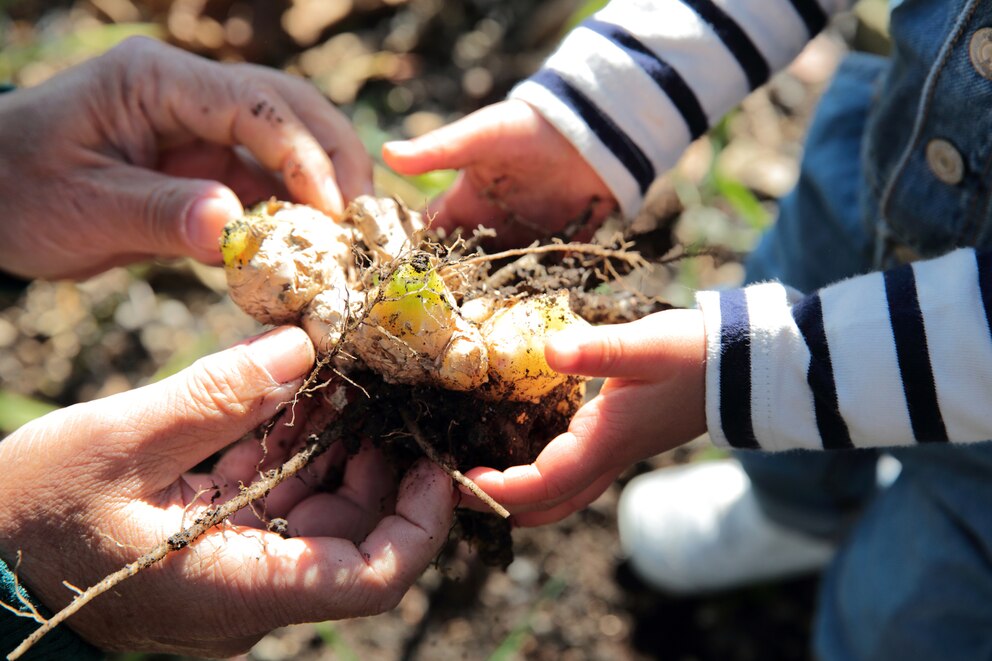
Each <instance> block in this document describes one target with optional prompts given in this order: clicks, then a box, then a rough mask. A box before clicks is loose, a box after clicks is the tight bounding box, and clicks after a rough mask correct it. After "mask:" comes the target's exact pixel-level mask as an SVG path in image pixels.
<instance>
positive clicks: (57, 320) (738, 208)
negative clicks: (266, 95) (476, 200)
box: [0, 0, 884, 661]
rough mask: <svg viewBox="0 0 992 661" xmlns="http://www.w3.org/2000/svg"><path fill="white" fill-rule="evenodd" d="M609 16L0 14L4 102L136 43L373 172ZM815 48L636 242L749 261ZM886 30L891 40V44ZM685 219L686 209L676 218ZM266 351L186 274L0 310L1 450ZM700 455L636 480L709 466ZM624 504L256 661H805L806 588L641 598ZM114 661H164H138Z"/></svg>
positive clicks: (387, 11)
mask: <svg viewBox="0 0 992 661" xmlns="http://www.w3.org/2000/svg"><path fill="white" fill-rule="evenodd" d="M599 4H601V3H600V2H595V1H586V2H583V1H581V0H547V1H545V2H540V3H535V2H531V1H530V0H325V1H319V0H295V1H293V2H286V1H277V2H264V1H262V0H179V1H177V2H165V1H162V0H63V1H60V2H38V1H34V0H21V1H13V2H11V1H7V2H4V1H2V0H0V12H2V13H0V82H2V81H5V80H11V81H13V82H16V83H17V84H19V85H22V86H30V85H34V84H37V83H39V82H41V81H43V80H44V79H46V78H47V77H49V76H51V75H52V74H53V73H54V72H56V71H58V70H59V69H61V68H64V67H66V66H69V65H71V64H72V63H74V62H77V61H79V60H81V59H85V58H87V57H91V56H92V55H94V54H96V53H98V52H100V51H102V50H104V49H106V48H108V47H110V46H111V45H113V44H114V43H116V42H117V41H119V40H120V39H122V38H123V37H125V36H127V35H130V34H145V35H149V36H154V37H156V38H161V39H165V40H168V41H170V42H172V43H174V44H177V45H179V46H182V47H184V48H187V49H189V50H191V51H193V52H197V53H201V54H203V55H206V56H208V57H213V58H217V59H221V60H247V61H252V62H258V63H261V64H266V65H269V66H274V67H278V68H281V69H285V70H287V71H289V72H292V73H295V74H298V75H302V76H306V77H308V78H309V79H311V80H312V81H313V82H314V84H316V85H317V86H318V87H319V88H320V89H321V90H322V91H323V92H324V93H325V94H326V95H327V96H328V97H329V98H330V99H331V100H333V101H334V102H335V103H337V104H338V105H340V106H341V107H343V108H344V110H345V111H346V112H347V113H348V114H349V115H350V116H351V117H352V118H353V120H354V122H355V124H356V126H357V128H358V130H359V132H360V134H361V135H362V138H363V140H364V141H365V142H366V145H367V147H368V148H369V149H370V150H371V151H372V153H374V154H375V153H378V148H379V146H380V145H381V143H382V142H383V141H384V140H385V139H387V138H392V137H400V136H411V135H417V134H420V133H423V132H424V131H427V130H429V129H431V128H433V127H436V126H439V125H441V124H443V123H445V122H448V121H450V120H452V119H454V118H456V117H458V116H460V115H462V114H464V113H466V112H469V111H471V110H473V109H474V108H477V107H479V106H480V105H484V104H486V103H488V102H491V101H493V100H496V99H499V98H502V97H503V96H504V95H505V93H506V91H507V90H508V89H509V88H510V87H511V86H512V85H513V83H514V82H515V81H517V80H519V79H520V78H521V77H523V76H525V75H527V74H528V73H529V72H530V71H532V70H533V69H534V68H535V67H536V66H537V65H538V64H539V63H540V61H541V60H542V58H543V57H544V56H545V55H546V54H547V52H548V51H549V49H551V48H552V47H553V46H554V44H555V43H556V42H557V40H558V39H559V38H560V36H561V35H562V34H563V32H564V31H566V30H567V29H568V27H569V26H570V25H573V24H574V23H575V22H577V21H578V20H579V19H580V18H581V17H582V16H583V15H585V14H586V13H588V12H590V11H592V10H593V9H595V8H596V6H598V5H599ZM849 27H850V26H849V25H848V21H845V20H843V19H842V20H841V21H839V22H838V26H837V27H836V28H835V29H833V30H832V31H831V32H830V33H828V34H827V35H825V36H821V37H820V38H818V39H817V40H816V41H814V42H813V43H812V44H811V46H810V47H809V48H808V49H807V51H806V52H805V53H804V54H803V55H802V56H801V58H800V59H799V60H798V61H797V62H796V63H795V64H794V65H793V66H792V67H791V69H790V70H789V71H788V72H785V73H783V74H780V75H779V76H778V77H776V78H775V79H774V80H773V81H772V82H771V83H770V84H769V85H767V86H766V87H765V88H763V89H762V90H760V91H758V92H757V93H756V94H754V95H753V96H752V97H751V98H749V99H748V100H747V101H746V102H745V103H744V104H743V106H742V107H741V109H740V110H738V111H736V112H735V113H733V114H732V115H731V116H730V117H729V118H728V119H727V120H726V121H725V122H723V123H722V124H721V125H720V126H718V127H716V128H715V129H714V130H713V131H712V132H711V134H710V135H709V136H707V137H706V138H703V139H702V140H700V141H699V142H697V143H696V144H694V145H693V146H692V148H691V149H690V150H689V152H688V153H687V154H686V156H685V158H684V159H683V162H682V164H681V165H680V167H679V168H678V170H677V171H676V172H675V173H673V174H671V175H670V176H668V177H667V178H666V180H665V181H664V182H662V183H661V184H660V185H659V186H657V187H656V195H655V196H654V197H653V198H652V200H651V201H650V202H649V203H648V205H647V206H646V212H645V213H644V214H643V215H642V217H641V218H639V219H638V221H637V224H638V226H639V227H641V228H643V229H644V230H651V229H654V228H655V227H656V226H657V225H658V223H659V222H661V221H663V220H664V219H665V218H668V217H669V216H671V213H670V210H671V209H672V208H673V204H674V206H675V207H681V208H682V209H683V211H682V212H681V215H680V217H679V224H678V225H677V227H676V235H677V237H678V240H679V241H680V242H681V243H683V244H684V245H687V246H700V245H706V246H722V247H725V248H728V249H730V250H731V251H734V252H745V251H747V250H748V249H750V247H751V246H752V245H753V243H754V241H755V239H756V237H757V235H758V234H759V233H760V231H761V230H762V229H764V228H765V227H767V225H768V224H769V223H771V222H772V219H773V218H774V213H775V204H774V201H773V200H774V198H775V197H777V196H780V195H782V194H783V193H785V192H786V191H787V190H788V189H789V188H790V187H791V186H792V184H793V182H794V181H795V178H796V172H797V162H798V159H799V157H800V155H801V139H802V135H803V132H804V130H805V126H806V121H807V119H808V117H809V115H810V112H811V109H812V108H813V106H814V105H815V102H816V98H817V95H818V93H819V91H820V90H821V89H822V87H823V85H824V84H825V82H826V81H827V80H828V78H829V76H830V74H831V72H832V70H833V68H834V66H835V65H836V63H837V60H838V59H839V57H840V56H841V55H842V53H843V51H844V49H845V45H844V43H845V39H844V38H843V37H844V36H848V35H847V33H852V34H853V30H851V29H848V28H849ZM883 30H884V28H883ZM450 181H451V175H450V173H440V174H438V175H432V176H430V177H422V178H418V179H413V180H407V179H401V178H399V177H397V176H395V175H393V174H390V173H389V172H388V171H386V170H385V169H384V168H381V167H380V168H379V170H378V171H377V185H378V186H379V188H380V192H388V193H392V194H397V195H400V196H402V197H404V198H405V199H406V200H407V201H408V202H409V203H411V204H412V205H414V206H420V205H422V204H423V203H424V201H425V200H426V199H427V198H428V197H429V196H431V195H432V194H435V193H436V192H437V191H438V190H441V189H442V188H443V187H444V186H445V185H446V184H447V183H449V182H450ZM673 201H674V202H673ZM740 276H741V268H740V266H739V264H738V263H737V262H736V261H733V260H732V261H730V262H729V263H725V264H723V265H721V266H719V267H717V266H715V265H714V264H713V263H712V261H710V260H708V259H697V260H692V261H688V262H685V263H683V264H682V265H680V266H679V267H678V270H677V273H675V274H674V277H662V278H656V279H653V280H651V281H644V282H639V283H637V284H638V285H639V286H641V287H642V288H643V289H645V290H646V291H647V292H648V293H651V294H661V295H663V296H665V297H666V298H667V299H668V300H670V301H672V302H673V303H676V304H688V303H690V302H691V292H692V290H693V289H695V288H699V287H710V286H716V285H720V284H727V283H733V282H735V281H736V280H738V279H739V278H740ZM256 330H257V328H256V326H255V324H254V322H252V321H251V320H249V319H248V318H247V317H246V316H245V315H243V314H242V313H241V312H240V311H239V310H237V309H236V308H235V307H234V306H233V304H231V303H230V302H229V301H228V300H227V298H226V297H225V296H224V294H223V278H222V277H220V278H219V277H218V274H217V273H216V272H214V271H212V270H211V269H206V268H203V267H200V266H194V265H191V264H187V263H154V264H148V265H143V266H138V267H134V268H131V269H127V270H123V269H119V270H115V271H112V272H110V273H107V274H105V275H102V276H99V277H97V278H94V279H93V280H91V281H89V282H86V283H82V284H80V285H76V284H70V283H43V282H36V283H33V284H31V285H30V286H29V287H28V288H27V289H26V290H24V291H21V290H20V289H18V288H16V287H12V288H8V289H7V290H5V291H2V292H0V384H2V390H0V430H2V431H3V432H5V433H7V432H9V431H11V430H12V429H14V428H16V427H17V426H18V425H19V424H21V423H23V421H24V420H26V419H30V418H31V417H33V416H36V415H39V414H41V413H44V412H45V411H47V410H50V409H51V408H53V407H57V406H65V405H69V404H71V403H73V402H76V401H84V400H88V399H92V398H95V397H101V396H104V395H108V394H111V393H114V392H119V391H122V390H126V389H128V388H132V387H135V386H138V385H141V384H143V383H147V382H149V381H151V380H154V379H157V378H161V377H162V376H165V375H167V374H169V373H172V372H174V371H177V370H179V369H181V368H183V367H185V366H186V365H188V364H189V363H191V362H192V361H193V360H194V359H195V358H196V357H198V356H200V355H203V354H205V353H208V352H211V351H214V350H216V349H218V348H221V347H224V346H228V345H230V344H232V343H233V342H235V341H237V340H240V339H242V338H244V337H246V336H247V335H249V334H251V333H253V332H255V331H256ZM713 455H714V452H713V451H712V450H711V449H708V448H707V445H706V443H705V442H704V441H701V442H698V443H696V444H695V445H693V446H691V447H689V448H683V449H680V450H678V451H676V452H673V453H670V454H669V455H665V456H662V457H659V458H656V459H653V460H652V461H650V462H646V463H645V464H643V465H640V466H637V467H635V468H634V469H632V471H631V472H630V473H631V474H630V475H628V476H625V479H629V477H630V476H631V475H633V474H634V473H636V472H641V471H644V470H649V469H651V468H654V467H656V466H661V465H666V464H671V463H681V462H685V461H689V460H705V459H706V458H707V457H710V456H713ZM619 490H620V487H619V485H617V486H614V487H613V488H611V489H610V491H608V492H607V493H606V494H605V495H604V496H603V497H602V498H601V499H600V500H599V501H597V502H596V503H595V504H594V505H593V506H592V507H591V508H589V509H588V510H587V511H585V512H582V513H580V514H577V515H575V516H573V517H571V518H569V519H567V520H566V521H564V522H561V523H559V524H557V525H553V526H548V527H545V528H541V529H532V530H517V531H515V533H514V539H515V547H516V551H517V560H516V561H515V562H514V563H513V564H512V565H511V566H510V567H509V569H508V570H507V571H506V572H505V573H504V572H490V571H488V570H485V569H483V568H481V567H480V566H479V565H478V564H477V563H475V562H474V561H473V557H472V555H471V552H470V551H469V550H467V549H464V548H457V549H453V550H451V551H450V552H449V553H448V554H446V555H445V556H443V557H442V558H440V559H439V561H438V566H437V567H436V568H434V569H431V570H430V571H428V573H427V574H426V575H425V576H424V577H423V578H422V580H421V581H420V582H419V583H418V584H417V585H416V586H415V587H414V588H413V590H411V592H410V593H409V594H408V595H407V597H406V598H405V599H404V600H403V602H402V603H401V605H400V606H399V607H398V608H397V609H395V610H394V611H393V612H391V613H387V614H384V615H381V616H378V617H374V618H367V619H361V620H353V621H345V622H335V623H323V624H318V625H302V626H298V627H292V628H289V629H285V630H281V631H278V632H275V633H274V634H272V635H271V636H269V637H267V638H266V639H264V640H263V641H262V642H260V643H259V644H258V645H257V646H256V647H255V649H254V650H253V651H252V652H251V654H249V655H248V658H250V659H256V660H258V661H277V660H282V659H334V658H336V659H377V660H378V659H390V660H391V659H423V660H426V659H485V658H489V659H513V658H528V659H611V660H612V659H649V658H663V659H686V660H688V659H728V660H742V661H743V660H747V659H801V658H806V656H807V640H808V635H809V618H810V613H811V609H812V603H813V598H814V593H815V583H816V579H815V578H805V579H797V580H794V581H791V582H787V583H781V584H776V585H766V586H758V587H755V588H752V589H747V590H743V591H739V592H734V593H731V594H724V595H716V596H712V597H709V598H705V599H698V600H695V599H690V600H685V599H682V600H678V599H670V598H666V597H663V596H660V595H654V594H651V593H650V592H648V591H645V590H644V589H643V588H642V587H641V586H639V585H638V584H637V583H636V581H635V580H634V579H633V578H632V577H631V576H630V575H629V574H627V573H626V572H625V571H624V570H623V569H622V567H621V568H620V569H619V570H618V566H619V558H618V548H617V541H616V533H615V504H616V499H617V496H618V494H619ZM120 658H121V659H125V658H126V659H159V658H172V657H158V656H153V655H128V656H122V657H120Z"/></svg>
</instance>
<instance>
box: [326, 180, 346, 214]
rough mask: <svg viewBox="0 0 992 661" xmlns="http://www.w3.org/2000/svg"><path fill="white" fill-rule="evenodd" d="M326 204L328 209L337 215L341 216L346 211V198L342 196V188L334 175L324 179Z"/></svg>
mask: <svg viewBox="0 0 992 661" xmlns="http://www.w3.org/2000/svg"><path fill="white" fill-rule="evenodd" d="M323 189H324V190H323V194H324V205H325V206H326V208H327V211H329V212H330V213H332V214H333V215H334V216H335V217H340V216H341V214H343V213H344V198H342V197H341V189H340V188H339V187H338V182H336V181H335V180H334V179H333V178H332V177H328V178H327V179H325V180H324V185H323Z"/></svg>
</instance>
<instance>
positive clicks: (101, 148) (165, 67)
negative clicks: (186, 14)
mask: <svg viewBox="0 0 992 661" xmlns="http://www.w3.org/2000/svg"><path fill="white" fill-rule="evenodd" d="M271 173H279V174H280V175H281V177H274V176H273V175H272V174H271ZM370 182H371V161H370V160H369V158H368V155H367V154H366V153H365V150H364V148H363V147H362V145H361V143H360V142H359V140H358V138H357V137H356V136H355V134H354V132H353V131H352V130H351V127H350V125H349V124H348V121H347V119H346V118H345V117H344V116H343V115H342V114H341V113H339V112H338V111H337V110H336V109H334V108H333V107H332V106H331V105H330V104H329V103H328V102H327V100H326V99H324V98H323V97H322V96H321V95H320V94H319V93H318V92H317V91H316V89H314V88H313V87H312V86H311V85H309V84H307V83H306V82H304V81H303V80H299V79H296V78H293V77H291V76H288V75H285V74H282V73H279V72H277V71H274V70H270V69H265V68H262V67H257V66H252V65H247V64H219V63H215V62H210V61H207V60H205V59H202V58H199V57H196V56H194V55H191V54H189V53H184V52H182V51H180V50H177V49H175V48H172V47H169V46H166V45H164V44H161V43H158V42H156V41H153V40H150V39H141V38H136V39H129V40H127V41H125V42H124V43H123V44H121V45H120V46H118V47H116V48H114V49H112V50H110V51H109V52H107V53H106V54H105V55H103V56H101V57H98V58H95V59H92V60H89V61H87V62H84V63H82V64H80V65H79V66H76V67H74V68H72V69H70V70H68V71H66V72H63V73H61V74H60V75H57V76H55V77H54V78H52V79H51V80H49V81H47V82H46V83H44V84H42V85H39V86H38V87H35V88H28V89H23V90H18V91H16V92H13V93H8V94H3V95H0V199H2V200H3V201H4V219H3V223H0V267H2V268H3V269H5V270H7V271H10V272H12V273H15V274H18V275H21V276H25V277H45V278H61V277H84V276H87V275H91V274H93V273H96V272H99V271H101V270H104V269H106V268H108V267H110V266H113V265H117V264H122V263H127V262H131V261H135V260H138V259H141V258H144V257H148V256H151V255H162V256H173V255H188V256H192V257H195V258H197V259H200V260H203V261H206V262H217V261H219V259H220V253H219V250H218V245H217V244H218V238H219V236H220V231H221V228H222V227H223V226H224V224H225V223H226V222H227V221H229V220H231V219H233V218H236V217H237V216H238V215H240V214H241V213H242V207H241V201H240V200H244V201H245V202H255V201H258V200H261V199H265V198H267V197H269V196H271V195H280V196H281V197H285V195H286V194H288V195H290V196H291V197H292V198H294V199H296V200H298V201H300V202H304V203H307V204H312V205H314V206H316V207H318V208H320V209H322V210H323V211H325V212H328V213H330V214H332V215H335V214H340V213H341V211H342V206H343V201H344V200H345V199H349V198H351V197H354V196H356V195H359V194H361V193H362V192H367V191H368V190H370V188H371V183H370Z"/></svg>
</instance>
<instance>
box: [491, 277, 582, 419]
mask: <svg viewBox="0 0 992 661" xmlns="http://www.w3.org/2000/svg"><path fill="white" fill-rule="evenodd" d="M574 325H582V326H588V325H589V324H588V323H587V322H586V321H585V320H584V319H582V318H580V317H578V316H576V315H575V313H574V312H572V309H571V308H570V307H569V305H568V292H565V291H560V292H558V293H557V294H549V295H546V296H537V297H534V298H528V299H524V300H522V301H519V302H517V303H515V304H514V305H512V306H510V307H508V308H504V309H502V310H499V311H497V312H496V313H495V314H493V316H492V317H490V318H489V320H488V321H486V323H485V324H484V325H483V327H482V336H483V339H484V341H485V343H486V346H487V348H488V350H489V379H490V393H489V395H490V396H491V397H492V398H494V399H510V400H513V401H517V402H538V401H540V399H541V397H543V396H544V395H546V394H548V393H549V392H551V391H552V390H554V389H555V388H556V387H558V386H559V385H561V384H563V383H565V381H567V380H568V377H567V376H566V375H564V374H560V373H558V372H555V371H554V370H552V369H551V367H550V366H549V365H548V361H547V360H545V359H544V344H545V342H546V341H547V338H548V337H550V336H551V335H553V334H555V333H557V332H558V331H561V330H565V329H566V328H568V327H570V326H574Z"/></svg>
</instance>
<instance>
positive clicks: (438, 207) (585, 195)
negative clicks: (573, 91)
mask: <svg viewBox="0 0 992 661" xmlns="http://www.w3.org/2000/svg"><path fill="white" fill-rule="evenodd" d="M383 157H384V158H385V160H386V163H387V164H388V165H389V166H390V167H391V168H393V169H394V170H396V171H397V172H400V173H402V174H420V173H423V172H428V171H430V170H438V169H445V168H451V169H461V171H462V172H461V175H460V176H459V177H458V180H457V181H456V182H455V183H454V185H453V186H452V187H451V189H450V190H448V191H447V192H446V193H445V194H444V195H442V196H441V197H440V198H439V199H438V200H435V201H434V202H432V203H431V208H430V213H431V215H432V216H433V217H434V223H435V225H436V226H439V227H444V228H445V229H452V228H454V227H468V228H474V227H476V226H477V225H480V224H482V225H486V226H488V227H492V228H494V229H495V230H496V231H497V232H498V233H499V235H498V238H497V240H498V242H499V243H500V244H503V245H516V244H522V243H528V242H530V241H532V240H533V239H535V238H538V237H543V236H547V235H548V234H553V233H555V232H558V231H560V230H561V229H562V228H564V227H565V226H566V225H567V224H568V223H569V222H570V221H573V220H578V219H581V218H584V216H585V215H586V214H589V220H588V222H589V224H590V226H592V227H595V226H596V225H598V224H599V222H600V221H602V219H603V218H604V217H605V216H606V215H607V214H608V213H609V212H610V211H611V210H612V209H613V208H614V206H615V205H616V201H615V200H614V198H613V194H612V193H611V192H610V190H609V189H608V188H607V187H606V184H604V183H603V181H602V180H601V179H600V178H599V176H598V175H597V174H596V173H595V171H594V170H593V169H592V168H591V167H590V166H589V164H588V163H586V161H585V159H583V158H582V156H581V155H580V154H579V152H578V151H577V150H576V149H575V147H573V146H572V144H571V143H570V142H569V141H568V140H566V139H565V137H564V136H562V134H561V133H559V132H558V130H557V129H555V128H554V126H552V125H551V124H550V123H548V121H547V120H545V119H544V118H543V117H542V116H541V115H540V114H539V113H538V112H537V111H536V110H534V109H533V108H532V107H531V106H530V105H528V104H527V103H525V102H523V101H518V100H509V101H503V102H501V103H497V104H494V105H492V106H488V107H486V108H483V109H481V110H479V111H477V112H475V113H472V114H471V115H469V116H467V117H464V118H463V119H460V120H459V121H457V122H454V123H453V124H450V125H448V126H445V127H443V128H440V129H437V130H436V131H432V132H430V133H428V134H426V135H423V136H421V137H419V138H415V139H413V140H407V141H402V142H389V143H386V145H385V146H384V147H383Z"/></svg>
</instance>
